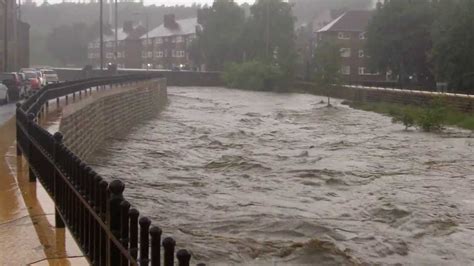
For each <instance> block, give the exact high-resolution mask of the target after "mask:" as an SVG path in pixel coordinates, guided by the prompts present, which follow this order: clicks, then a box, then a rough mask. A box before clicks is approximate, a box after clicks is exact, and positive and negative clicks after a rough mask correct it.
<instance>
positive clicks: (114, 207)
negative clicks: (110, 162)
mask: <svg viewBox="0 0 474 266" xmlns="http://www.w3.org/2000/svg"><path fill="white" fill-rule="evenodd" d="M124 190H125V185H124V184H123V183H122V181H120V180H114V181H112V182H111V183H110V185H109V187H108V191H109V199H108V206H107V207H108V208H107V225H108V226H109V228H110V231H111V232H112V234H113V235H114V236H115V237H116V238H117V239H120V227H121V226H120V223H121V220H120V203H122V201H123V191H124ZM107 243H108V244H107V251H108V252H107V259H108V260H107V262H108V263H107V265H119V264H120V250H119V249H118V248H117V247H116V245H115V243H114V242H112V240H111V239H108V241H107Z"/></svg>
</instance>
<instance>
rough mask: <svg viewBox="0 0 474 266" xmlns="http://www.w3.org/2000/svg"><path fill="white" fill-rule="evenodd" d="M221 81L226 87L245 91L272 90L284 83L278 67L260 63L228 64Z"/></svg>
mask: <svg viewBox="0 0 474 266" xmlns="http://www.w3.org/2000/svg"><path fill="white" fill-rule="evenodd" d="M223 79H224V82H225V83H226V84H227V86H228V87H231V88H239V89H246V90H274V89H278V87H277V86H280V84H281V83H285V82H283V81H284V75H283V73H282V71H281V69H280V68H279V67H278V66H275V65H271V64H266V63H263V62H260V61H249V62H245V63H241V64H239V63H230V64H228V65H227V66H226V67H225V70H224V73H223Z"/></svg>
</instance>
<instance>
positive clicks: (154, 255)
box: [150, 226, 162, 266]
mask: <svg viewBox="0 0 474 266" xmlns="http://www.w3.org/2000/svg"><path fill="white" fill-rule="evenodd" d="M161 234H162V231H161V229H160V228H159V227H156V226H153V227H152V228H151V229H150V236H151V266H160V265H161Z"/></svg>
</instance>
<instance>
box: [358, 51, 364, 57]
mask: <svg viewBox="0 0 474 266" xmlns="http://www.w3.org/2000/svg"><path fill="white" fill-rule="evenodd" d="M364 56H365V55H364V50H359V58H364Z"/></svg>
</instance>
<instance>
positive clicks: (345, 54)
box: [339, 48, 351, 57]
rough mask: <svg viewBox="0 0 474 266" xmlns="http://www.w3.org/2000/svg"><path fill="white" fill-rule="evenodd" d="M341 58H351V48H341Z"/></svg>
mask: <svg viewBox="0 0 474 266" xmlns="http://www.w3.org/2000/svg"><path fill="white" fill-rule="evenodd" d="M339 51H340V52H341V57H351V48H341V49H340V50H339Z"/></svg>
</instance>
